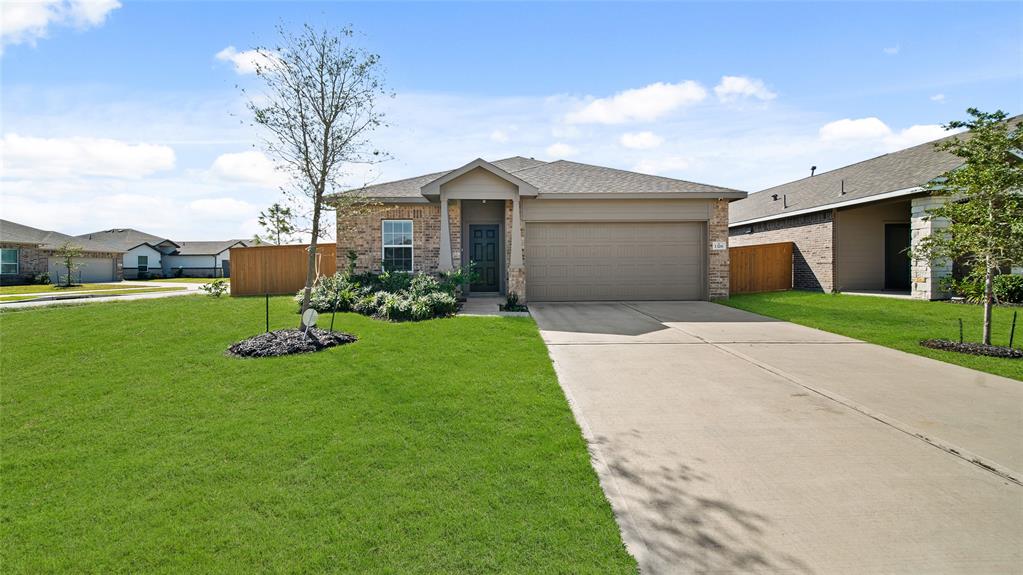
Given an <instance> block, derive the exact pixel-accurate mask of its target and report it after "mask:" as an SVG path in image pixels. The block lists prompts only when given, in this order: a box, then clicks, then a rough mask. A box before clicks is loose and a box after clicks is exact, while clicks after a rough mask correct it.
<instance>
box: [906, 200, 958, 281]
mask: <svg viewBox="0 0 1023 575" xmlns="http://www.w3.org/2000/svg"><path fill="white" fill-rule="evenodd" d="M944 201H945V199H944V198H941V197H933V196H919V197H915V198H913V200H912V203H911V204H910V212H909V228H910V245H912V246H914V247H915V246H916V245H917V242H919V241H920V240H922V239H923V238H925V237H927V236H929V235H931V234H932V233H933V232H934V230H937V229H941V228H943V227H946V226H948V220H946V219H944V218H939V219H935V218H931V217H930V215H928V211H929V210H931V209H934V208H936V207H938V206H940V205H941V204H942V203H943V202H944ZM910 266H911V267H910V279H911V280H912V282H913V283H912V288H911V292H910V293H911V295H912V296H913V297H914V298H917V299H927V300H932V299H943V298H945V297H947V296H948V294H947V293H946V292H945V291H944V290H943V289H942V286H941V280H942V279H943V278H946V277H949V276H951V275H952V263H951V262H948V261H935V262H931V261H928V260H918V259H916V258H914V259H913V262H912V264H910Z"/></svg>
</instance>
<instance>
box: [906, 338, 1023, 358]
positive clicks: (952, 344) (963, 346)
mask: <svg viewBox="0 0 1023 575" xmlns="http://www.w3.org/2000/svg"><path fill="white" fill-rule="evenodd" d="M920 345H922V346H924V347H929V348H931V349H940V350H944V351H956V352H959V353H968V354H970V355H986V356H988V357H1004V358H1007V359H1023V349H1016V348H1010V347H1005V346H1001V345H984V344H982V343H969V342H964V343H959V342H958V341H949V340H947V339H925V340H923V341H921V342H920Z"/></svg>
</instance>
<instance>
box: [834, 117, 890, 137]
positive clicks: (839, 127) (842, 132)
mask: <svg viewBox="0 0 1023 575" xmlns="http://www.w3.org/2000/svg"><path fill="white" fill-rule="evenodd" d="M819 133H820V137H821V140H823V141H825V142H838V141H843V140H864V139H879V138H884V137H885V136H887V135H889V134H891V129H890V128H889V127H888V125H887V124H885V123H884V122H882V121H881V120H880V119H878V118H860V119H858V120H853V119H850V118H845V119H843V120H836V121H834V122H829V123H827V124H824V125H823V126H822V127H821V129H820V131H819Z"/></svg>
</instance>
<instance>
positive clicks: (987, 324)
mask: <svg viewBox="0 0 1023 575" xmlns="http://www.w3.org/2000/svg"><path fill="white" fill-rule="evenodd" d="M987 266H988V267H987V273H985V274H984V345H991V308H992V307H993V302H994V277H995V273H994V269H992V268H991V264H987Z"/></svg>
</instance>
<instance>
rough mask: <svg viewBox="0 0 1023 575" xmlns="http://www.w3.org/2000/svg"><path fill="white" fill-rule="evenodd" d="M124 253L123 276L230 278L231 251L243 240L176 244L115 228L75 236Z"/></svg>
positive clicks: (164, 239) (131, 230)
mask: <svg viewBox="0 0 1023 575" xmlns="http://www.w3.org/2000/svg"><path fill="white" fill-rule="evenodd" d="M78 237H79V238H84V239H88V240H93V241H97V242H101V243H105V244H108V245H110V246H112V247H115V248H117V249H119V250H121V251H123V252H124V261H123V266H124V277H125V278H127V279H137V278H139V277H153V276H162V277H173V276H177V275H180V276H183V277H229V276H230V275H231V270H230V259H231V255H230V249H231V247H232V246H237V245H241V246H245V245H248V244H247V243H246V242H245V241H244V240H221V241H200V242H175V241H173V240H170V239H168V238H163V237H160V236H154V235H152V234H147V233H145V232H140V231H139V230H133V229H130V228H114V229H110V230H103V231H99V232H92V233H89V234H82V235H80V236H78Z"/></svg>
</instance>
